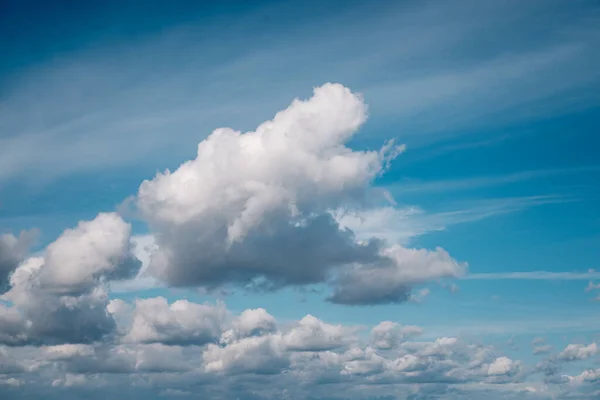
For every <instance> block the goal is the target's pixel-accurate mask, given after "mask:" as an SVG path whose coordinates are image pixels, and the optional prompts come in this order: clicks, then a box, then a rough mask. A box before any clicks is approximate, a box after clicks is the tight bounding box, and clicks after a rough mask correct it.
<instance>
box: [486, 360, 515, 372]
mask: <svg viewBox="0 0 600 400" xmlns="http://www.w3.org/2000/svg"><path fill="white" fill-rule="evenodd" d="M518 369H519V365H518V364H517V363H515V362H514V361H513V360H511V359H510V358H508V357H498V358H496V360H494V362H493V363H491V364H490V365H489V367H488V375H490V376H496V375H510V374H514V373H515V372H516V371H518Z"/></svg>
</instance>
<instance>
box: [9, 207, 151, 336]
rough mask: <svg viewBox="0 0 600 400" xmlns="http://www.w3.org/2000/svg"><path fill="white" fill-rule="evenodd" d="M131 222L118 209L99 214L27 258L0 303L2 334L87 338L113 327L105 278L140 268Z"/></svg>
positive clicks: (127, 273)
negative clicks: (121, 215) (131, 242)
mask: <svg viewBox="0 0 600 400" xmlns="http://www.w3.org/2000/svg"><path fill="white" fill-rule="evenodd" d="M130 234H131V226H130V225H129V224H128V223H126V222H124V221H123V220H122V219H121V217H119V216H118V215H117V214H115V213H106V214H98V216H97V217H96V218H95V219H93V220H91V221H82V222H80V223H79V225H78V226H77V227H76V228H74V229H67V230H65V231H64V232H63V234H62V235H61V236H60V237H59V238H57V239H56V240H55V241H54V242H53V243H51V244H50V245H49V246H48V247H47V248H46V250H45V251H44V254H43V255H42V256H38V257H31V258H28V259H27V260H25V261H23V262H22V263H21V264H20V265H19V266H18V267H17V268H16V269H15V270H14V272H13V273H12V274H11V275H10V281H9V284H10V289H9V290H8V291H7V292H6V293H4V294H3V295H2V300H4V301H6V302H8V303H9V305H1V304H0V321H2V322H3V323H2V324H0V340H2V342H3V343H6V344H9V345H18V344H27V343H51V344H54V343H84V342H91V341H94V340H98V339H100V338H101V337H102V336H104V335H106V334H109V333H111V332H112V331H113V330H114V328H115V326H116V325H115V322H114V320H113V318H112V316H111V315H110V313H108V311H107V309H106V305H107V304H108V298H107V291H106V288H105V286H104V284H103V283H104V282H106V281H108V280H113V279H123V278H127V277H131V276H132V275H133V274H135V272H136V270H137V268H139V266H140V262H139V260H137V259H136V258H135V257H134V256H133V254H132V251H131V250H132V248H131V244H130Z"/></svg>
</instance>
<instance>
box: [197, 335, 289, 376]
mask: <svg viewBox="0 0 600 400" xmlns="http://www.w3.org/2000/svg"><path fill="white" fill-rule="evenodd" d="M203 358H204V362H205V370H206V371H207V372H217V373H229V374H243V373H254V374H277V373H279V372H281V371H282V370H283V369H285V368H287V367H288V366H289V363H290V361H289V355H288V354H287V353H286V352H285V348H284V346H283V342H282V338H281V335H279V334H275V335H267V336H253V337H248V338H243V339H241V340H239V341H236V342H234V343H231V344H229V345H227V346H225V347H221V346H218V345H214V344H209V345H208V347H207V349H206V350H205V351H204V354H203Z"/></svg>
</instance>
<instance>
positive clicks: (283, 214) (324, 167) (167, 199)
mask: <svg viewBox="0 0 600 400" xmlns="http://www.w3.org/2000/svg"><path fill="white" fill-rule="evenodd" d="M366 109H367V107H366V105H365V104H364V103H363V101H362V98H361V97H360V96H358V95H355V94H353V93H352V92H351V91H350V90H349V89H347V88H345V87H343V86H341V85H339V84H325V85H323V86H321V87H317V88H315V89H314V95H313V97H311V98H310V99H308V100H305V101H301V100H294V101H293V102H292V104H291V105H290V106H289V107H288V108H287V109H285V110H283V111H281V112H279V113H277V115H276V116H275V118H274V119H273V120H270V121H266V122H264V123H262V124H261V125H260V126H259V127H258V128H257V129H256V130H255V131H253V132H247V133H244V134H242V133H240V132H237V131H233V130H231V129H228V128H221V129H217V130H215V131H214V132H213V133H212V134H211V135H210V136H209V137H208V138H207V139H205V140H204V141H202V142H201V143H200V144H199V145H198V152H197V156H196V158H195V159H193V160H191V161H187V162H185V163H184V164H182V165H181V166H180V167H179V168H178V169H177V170H176V171H174V172H170V171H166V172H164V173H159V174H158V175H157V176H156V177H155V178H154V179H152V180H149V181H144V182H143V183H142V185H141V186H140V188H139V191H138V194H137V197H136V199H135V202H136V204H137V207H138V209H139V211H140V212H141V215H142V216H143V218H144V219H145V220H146V221H147V222H148V224H149V226H150V228H151V229H152V231H153V234H154V236H155V239H156V242H157V245H158V248H157V250H156V251H155V252H154V253H153V256H152V257H151V259H150V263H149V266H148V269H147V271H148V272H149V273H150V274H152V275H153V276H155V277H157V278H159V279H161V280H162V281H164V282H166V283H168V284H170V285H174V286H204V287H206V288H209V289H212V288H216V287H217V286H220V285H224V284H230V283H234V284H240V285H249V286H250V287H252V288H258V289H274V288H278V287H281V286H284V285H304V284H311V283H321V282H325V281H327V280H329V279H330V278H331V277H333V276H335V275H336V274H338V273H339V278H335V281H336V283H335V285H336V286H335V293H334V295H333V296H332V297H331V300H332V301H336V302H340V303H352V304H359V303H370V304H373V303H382V302H397V301H404V300H406V299H407V296H408V294H409V293H410V289H411V286H412V285H414V284H422V283H425V282H427V281H430V280H435V279H438V278H450V277H456V276H458V275H460V274H461V273H463V271H464V269H465V267H464V265H462V264H459V263H457V262H456V261H454V260H453V259H452V258H451V257H450V256H449V255H448V254H447V253H446V252H445V251H443V250H442V249H436V250H435V251H432V252H428V251H426V250H412V249H405V248H403V247H401V246H400V245H393V246H388V245H386V243H385V240H384V239H385V238H378V237H370V238H367V239H366V240H359V239H358V238H357V237H356V236H355V235H354V233H353V232H352V231H351V230H349V229H345V228H342V227H341V226H340V225H339V223H338V222H337V221H336V219H335V217H334V214H337V213H338V212H339V210H341V209H344V208H347V209H351V208H353V207H359V206H360V205H361V204H365V201H364V199H365V197H368V196H369V195H370V194H371V187H370V184H371V182H372V180H373V179H374V178H375V177H377V176H378V175H379V174H381V173H383V172H384V171H385V169H386V168H387V165H388V163H389V162H390V161H391V160H392V159H394V158H395V157H396V156H397V155H398V154H399V152H401V151H402V150H403V147H401V146H395V145H394V144H393V142H392V141H390V142H388V143H387V144H386V145H384V146H383V148H382V149H381V150H380V151H378V152H377V151H364V152H363V151H353V150H351V149H350V148H348V147H346V146H345V143H346V142H347V141H348V140H349V139H350V138H351V137H352V135H354V134H355V132H356V131H357V130H358V128H359V127H360V126H361V125H362V124H363V123H364V121H365V120H366V117H367V114H366ZM333 210H338V211H336V212H334V211H333ZM348 268H350V269H351V272H344V269H348ZM375 273H377V274H381V275H386V277H387V278H386V279H387V280H386V287H385V288H383V289H384V290H383V291H382V290H380V289H382V288H381V287H380V286H381V285H380V283H381V282H379V281H375V280H373V279H365V280H363V284H362V285H361V287H360V288H355V287H354V286H356V285H357V283H358V281H356V280H354V281H353V283H352V285H353V286H352V287H350V283H351V282H350V281H351V280H353V278H354V277H355V276H357V275H361V274H362V275H371V274H375ZM369 285H371V286H369ZM357 290H358V291H362V293H356V291H357ZM351 292H352V293H351ZM365 292H369V293H371V294H370V295H369V296H365V295H364V293H365ZM381 296H383V297H381Z"/></svg>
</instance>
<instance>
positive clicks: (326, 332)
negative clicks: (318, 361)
mask: <svg viewBox="0 0 600 400" xmlns="http://www.w3.org/2000/svg"><path fill="white" fill-rule="evenodd" d="M353 332H354V330H353V329H351V328H347V327H344V326H342V325H331V324H327V323H325V322H323V321H321V320H320V319H318V318H315V317H313V316H312V315H310V314H309V315H307V316H305V317H304V318H302V319H301V320H300V321H298V323H297V324H296V326H294V327H293V328H292V329H290V330H289V331H288V332H287V333H286V334H285V335H284V336H283V342H284V343H285V346H286V348H287V349H288V350H291V351H325V350H332V349H335V348H338V347H342V346H344V345H345V344H347V343H349V342H351V341H353V340H355V339H354V338H353Z"/></svg>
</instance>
